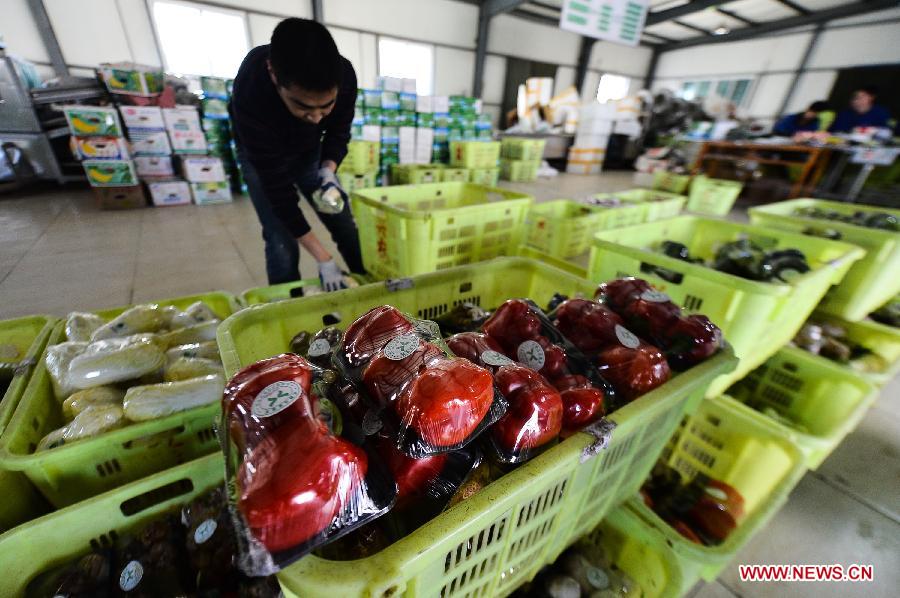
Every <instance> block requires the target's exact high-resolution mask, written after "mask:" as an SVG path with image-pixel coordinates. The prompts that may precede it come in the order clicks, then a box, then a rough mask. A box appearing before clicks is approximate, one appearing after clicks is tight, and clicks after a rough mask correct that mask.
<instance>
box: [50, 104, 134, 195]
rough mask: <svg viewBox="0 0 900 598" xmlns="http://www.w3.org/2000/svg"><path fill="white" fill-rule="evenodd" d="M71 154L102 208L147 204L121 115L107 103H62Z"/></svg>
mask: <svg viewBox="0 0 900 598" xmlns="http://www.w3.org/2000/svg"><path fill="white" fill-rule="evenodd" d="M62 111H63V114H65V117H66V122H68V123H69V131H70V132H71V134H72V136H71V138H70V142H71V147H72V153H73V154H74V155H75V157H76V158H78V159H79V160H81V161H82V165H83V166H84V173H85V175H86V176H87V179H88V182H89V183H90V184H91V187H93V191H94V197H95V198H96V199H97V204H98V206H100V208H102V209H119V208H142V207H144V206H145V205H147V200H146V198H145V197H144V191H143V189H142V188H141V186H140V184H139V183H138V178H137V173H136V172H135V169H134V162H133V161H132V160H131V156H130V154H129V152H128V146H127V144H126V142H125V137H124V131H123V129H122V125H121V122H120V121H119V114H118V112H116V109H115V108H112V107H107V106H83V105H71V106H63V108H62Z"/></svg>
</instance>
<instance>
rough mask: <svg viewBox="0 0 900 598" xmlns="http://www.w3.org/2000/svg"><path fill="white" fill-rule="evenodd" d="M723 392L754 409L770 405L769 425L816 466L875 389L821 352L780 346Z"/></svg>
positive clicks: (862, 410)
mask: <svg viewBox="0 0 900 598" xmlns="http://www.w3.org/2000/svg"><path fill="white" fill-rule="evenodd" d="M728 394H729V395H730V396H732V397H733V398H735V399H737V400H738V401H740V402H742V403H746V404H747V405H749V406H750V407H753V408H754V409H757V410H759V411H764V410H766V409H774V410H775V412H777V415H778V417H776V418H769V419H771V420H772V421H771V425H772V427H775V428H779V429H781V430H783V431H784V434H785V435H786V436H788V437H789V438H791V440H792V441H793V442H794V443H795V444H796V445H797V446H798V447H800V450H801V451H802V452H803V454H804V456H805V459H806V461H805V463H806V466H807V467H808V468H810V469H816V468H818V467H819V465H821V464H822V462H823V461H824V460H825V459H826V458H827V457H828V455H830V454H831V452H832V451H833V450H834V449H835V448H837V445H839V444H840V443H841V441H842V440H843V439H844V437H845V436H847V434H849V433H850V432H852V431H853V429H854V428H856V426H857V425H858V424H859V422H860V420H861V419H862V418H863V416H864V415H865V414H866V412H867V411H868V410H869V407H871V406H872V403H874V402H875V399H877V398H878V388H877V387H875V386H874V385H873V384H872V383H870V382H868V381H866V380H865V379H864V378H863V377H862V375H860V374H856V373H854V372H852V371H851V370H850V369H849V368H846V367H843V366H841V365H839V364H837V363H834V362H833V361H829V360H828V359H826V358H824V357H819V356H818V355H812V354H811V353H807V352H806V351H804V350H803V349H798V348H796V347H784V348H783V349H781V350H780V351H778V353H776V354H775V355H774V356H772V357H771V358H770V359H769V360H768V361H766V362H765V363H764V364H763V365H761V366H760V367H758V368H756V369H755V370H753V371H752V372H750V374H749V375H748V376H747V377H746V378H744V379H743V380H741V381H740V382H738V383H737V384H735V385H734V386H732V387H731V388H730V389H729V390H728ZM784 418H786V419H784Z"/></svg>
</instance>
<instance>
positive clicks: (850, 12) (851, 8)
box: [664, 0, 897, 52]
mask: <svg viewBox="0 0 900 598" xmlns="http://www.w3.org/2000/svg"><path fill="white" fill-rule="evenodd" d="M896 5H897V0H869V1H868V2H854V3H853V4H844V5H842V6H835V7H834V8H829V9H827V10H821V11H818V12H814V13H812V14H809V15H798V16H796V17H789V18H787V19H780V20H778V21H769V22H767V23H762V24H760V25H757V26H756V27H744V28H741V29H735V30H734V31H732V32H730V33H726V34H724V35H711V36H709V37H694V38H691V39H685V40H681V41H678V42H675V43H674V44H669V45H667V46H665V48H664V51H666V52H670V51H672V50H680V49H681V48H690V47H692V46H701V45H704V44H718V43H722V42H731V41H737V40H742V39H750V38H753V37H759V36H760V35H765V34H767V33H774V32H776V31H784V30H785V29H794V28H796V27H804V26H806V25H818V24H819V23H825V22H827V21H832V20H834V19H844V18H847V17H853V16H856V15H860V14H864V13H868V12H875V11H876V10H884V9H886V8H892V7H894V6H896Z"/></svg>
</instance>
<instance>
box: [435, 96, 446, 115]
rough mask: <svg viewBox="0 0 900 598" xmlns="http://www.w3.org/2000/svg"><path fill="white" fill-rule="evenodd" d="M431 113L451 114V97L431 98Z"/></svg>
mask: <svg viewBox="0 0 900 598" xmlns="http://www.w3.org/2000/svg"><path fill="white" fill-rule="evenodd" d="M431 111H432V112H435V113H449V112H450V97H449V96H431Z"/></svg>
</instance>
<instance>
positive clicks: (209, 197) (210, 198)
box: [191, 181, 231, 206]
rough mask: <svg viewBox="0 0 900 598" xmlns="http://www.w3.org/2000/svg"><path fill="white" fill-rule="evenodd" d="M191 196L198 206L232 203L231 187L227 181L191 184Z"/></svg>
mask: <svg viewBox="0 0 900 598" xmlns="http://www.w3.org/2000/svg"><path fill="white" fill-rule="evenodd" d="M191 194H192V195H193V196H194V203H195V204H197V205H198V206H203V205H209V204H216V203H228V202H230V201H231V186H230V185H229V184H228V182H227V181H219V182H215V183H191Z"/></svg>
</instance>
